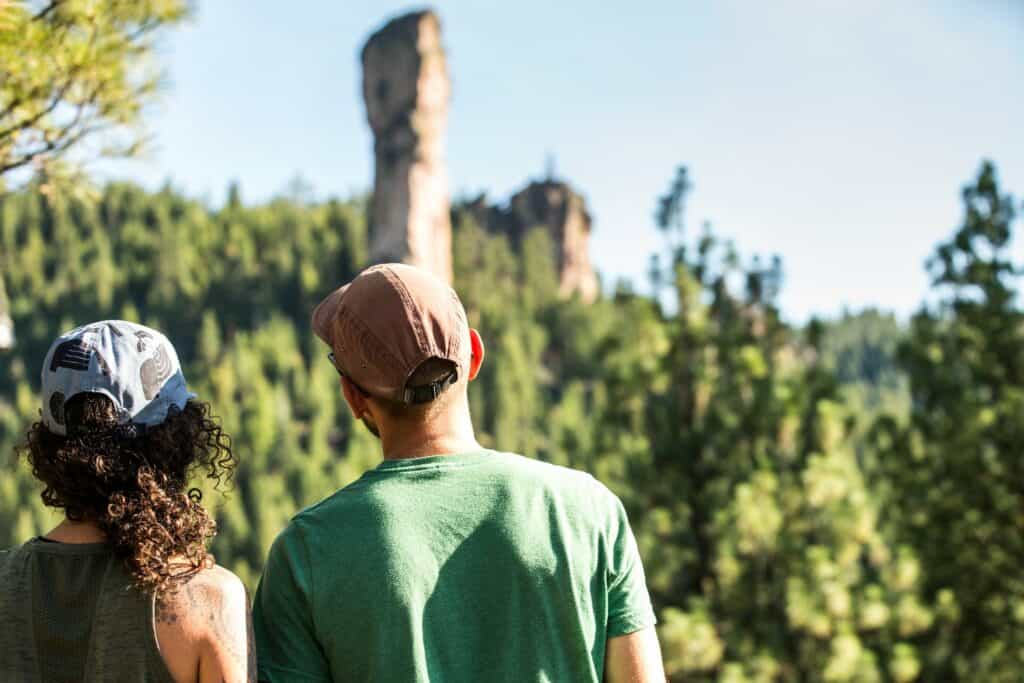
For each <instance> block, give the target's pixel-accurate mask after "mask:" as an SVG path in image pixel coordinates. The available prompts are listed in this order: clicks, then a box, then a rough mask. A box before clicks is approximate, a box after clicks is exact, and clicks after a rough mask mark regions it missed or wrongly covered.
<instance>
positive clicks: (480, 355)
mask: <svg viewBox="0 0 1024 683" xmlns="http://www.w3.org/2000/svg"><path fill="white" fill-rule="evenodd" d="M469 345H470V348H471V349H472V355H471V356H470V358H469V381H470V382H472V381H473V380H475V379H476V376H477V375H479V374H480V366H481V365H483V364H484V340H483V339H481V338H480V333H479V332H477V331H476V330H474V329H473V328H472V327H471V328H469Z"/></svg>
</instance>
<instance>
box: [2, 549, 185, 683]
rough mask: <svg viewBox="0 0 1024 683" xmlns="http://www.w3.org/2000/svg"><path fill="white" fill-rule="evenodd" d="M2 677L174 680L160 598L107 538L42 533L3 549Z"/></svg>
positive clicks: (48, 681) (66, 681) (54, 682)
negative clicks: (59, 538)
mask: <svg viewBox="0 0 1024 683" xmlns="http://www.w3.org/2000/svg"><path fill="white" fill-rule="evenodd" d="M0 681H25V682H26V683H27V682H29V681H32V682H38V683H81V682H82V681H117V682H118V683H122V682H123V683H174V679H173V678H171V674H170V672H168V670H167V666H166V665H165V664H164V660H163V658H162V657H161V656H160V651H159V649H158V647H157V642H156V632H155V631H154V625H153V596H152V595H146V594H145V593H142V592H141V591H138V590H136V589H135V588H133V587H132V584H131V579H130V578H129V576H128V574H127V572H125V570H124V568H123V566H122V564H121V562H120V561H119V560H118V559H117V558H115V557H114V556H113V554H112V553H111V552H110V550H109V549H108V548H107V546H105V545H104V544H102V543H85V544H72V543H54V542H52V541H44V540H42V539H38V538H37V539H34V540H32V541H29V542H28V543H25V544H24V545H22V546H19V547H17V548H11V549H10V550H3V551H0Z"/></svg>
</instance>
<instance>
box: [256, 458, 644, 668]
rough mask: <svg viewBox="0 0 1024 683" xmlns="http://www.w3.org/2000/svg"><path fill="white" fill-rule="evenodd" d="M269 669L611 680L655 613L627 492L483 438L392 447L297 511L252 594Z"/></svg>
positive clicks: (263, 664) (262, 661)
mask: <svg viewBox="0 0 1024 683" xmlns="http://www.w3.org/2000/svg"><path fill="white" fill-rule="evenodd" d="M254 621H255V631H256V644H257V653H258V657H259V674H260V680H261V681H268V682H269V683H278V682H283V681H288V682H295V683H302V682H304V681H360V682H363V681H389V682H390V681H395V682H406V681H443V682H446V683H459V682H461V681H474V682H475V681H489V682H490V681H515V682H516V683H523V682H527V681H557V682H559V683H561V682H563V681H571V682H572V683H581V682H584V681H594V682H595V683H597V682H599V681H601V679H602V676H603V670H604V655H605V641H606V639H607V638H608V637H611V636H617V635H623V634H626V633H631V632H634V631H638V630H640V629H643V628H646V627H648V626H651V625H652V624H654V621H655V619H654V613H653V610H652V609H651V603H650V598H649V597H648V594H647V587H646V585H645V584H644V573H643V567H642V566H641V563H640V557H639V554H638V553H637V548H636V542H635V541H634V539H633V534H632V532H631V531H630V528H629V523H628V521H627V519H626V513H625V511H624V510H623V508H622V504H621V503H620V502H619V500H618V499H617V498H616V497H615V496H614V495H613V494H612V493H611V492H610V491H609V490H608V489H607V488H605V487H604V486H603V485H602V484H600V483H598V482H597V481H596V480H595V479H594V478H593V477H591V476H590V475H588V474H584V473H582V472H577V471H575V470H570V469H566V468H563V467H557V466H554V465H549V464H546V463H542V462H539V461H535V460H530V459H528V458H524V457H521V456H518V455H511V454H507V453H496V452H493V451H483V452H475V453H466V454H461V455H445V456H435V457H427V458H410V459H405V460H387V461H384V462H382V463H381V464H380V465H379V466H378V467H377V468H376V469H373V470H370V471H369V472H367V473H366V474H364V475H363V476H362V478H360V479H359V480H358V481H356V482H354V483H352V484H351V485H349V486H347V487H345V488H343V489H341V490H340V491H338V492H337V493H335V494H334V495H332V496H330V497H329V498H327V499H325V500H323V501H321V502H320V503H318V504H316V505H314V506H312V507H310V508H307V509H306V510H304V511H302V512H300V513H299V514H298V515H296V516H295V518H294V519H292V521H291V523H290V524H289V525H288V527H287V528H286V529H285V530H284V531H283V532H282V533H281V535H280V536H278V537H277V540H275V541H274V545H273V547H272V548H271V549H270V555H269V557H268V558H267V565H266V568H265V570H264V572H263V578H262V580H261V581H260V587H259V589H258V590H257V592H256V600H255V607H254Z"/></svg>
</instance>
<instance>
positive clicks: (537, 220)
mask: <svg viewBox="0 0 1024 683" xmlns="http://www.w3.org/2000/svg"><path fill="white" fill-rule="evenodd" d="M509 211H510V213H511V215H512V218H513V223H514V224H515V226H516V228H515V229H518V230H529V229H530V228H533V227H536V226H544V227H546V228H547V229H548V232H549V233H550V234H551V241H552V242H553V243H554V245H555V263H556V265H557V266H558V272H559V293H560V294H561V295H562V296H571V295H573V294H579V295H580V298H582V299H583V300H584V301H586V302H588V303H589V302H591V301H593V300H594V299H596V298H597V295H598V281H597V274H596V273H595V272H594V267H593V266H592V265H591V263H590V213H589V212H588V211H587V206H586V203H585V202H584V201H583V197H582V196H580V195H579V194H577V193H576V192H574V191H573V189H572V188H571V187H569V185H567V184H566V183H563V182H556V181H553V180H546V181H543V182H532V183H530V184H529V185H527V186H526V187H525V188H524V189H523V190H521V191H520V192H517V193H516V194H515V195H513V196H512V199H511V200H510V201H509Z"/></svg>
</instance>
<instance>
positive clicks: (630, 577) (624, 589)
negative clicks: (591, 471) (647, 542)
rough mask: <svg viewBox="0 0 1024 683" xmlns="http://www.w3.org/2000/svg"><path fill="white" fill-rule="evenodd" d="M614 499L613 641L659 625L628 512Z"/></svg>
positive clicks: (610, 604) (610, 631)
mask: <svg viewBox="0 0 1024 683" xmlns="http://www.w3.org/2000/svg"><path fill="white" fill-rule="evenodd" d="M613 498H614V501H615V502H614V506H615V512H614V516H613V518H612V522H611V529H610V535H609V543H610V546H611V560H610V563H609V567H608V573H609V576H608V631H607V632H608V637H609V638H611V637H614V636H622V635H626V634H627V633H633V632H635V631H639V630H641V629H645V628H647V627H649V626H653V625H654V624H655V623H656V622H657V619H656V618H655V616H654V608H653V607H651V597H650V595H649V594H648V592H647V583H646V581H645V579H644V566H643V563H642V562H641V560H640V551H639V550H638V549H637V545H636V539H635V538H634V537H633V530H632V529H630V527H629V519H628V518H627V516H626V509H625V508H624V507H623V506H622V502H621V501H620V500H619V499H618V498H615V497H614V496H613Z"/></svg>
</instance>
